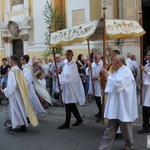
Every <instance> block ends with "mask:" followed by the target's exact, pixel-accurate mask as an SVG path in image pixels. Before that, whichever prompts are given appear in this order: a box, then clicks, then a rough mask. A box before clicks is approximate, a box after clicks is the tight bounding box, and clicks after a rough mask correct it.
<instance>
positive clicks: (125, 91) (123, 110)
mask: <svg viewBox="0 0 150 150" xmlns="http://www.w3.org/2000/svg"><path fill="white" fill-rule="evenodd" d="M112 67H113V69H114V70H115V71H114V73H113V74H112V75H109V73H108V71H107V70H106V69H104V68H103V69H102V71H101V73H102V74H103V75H104V76H105V77H106V79H107V84H106V87H105V92H106V93H108V97H107V102H106V107H105V112H104V118H107V119H108V122H107V125H106V129H105V131H104V135H103V137H102V141H101V143H100V145H99V150H110V149H111V147H112V142H113V140H114V138H115V136H116V132H117V129H118V127H119V126H120V129H121V133H122V136H123V138H124V140H125V144H124V147H123V149H133V129H132V122H133V121H134V120H136V119H137V118H138V111H137V95H136V83H135V80H134V77H133V74H132V72H131V70H130V69H129V68H128V67H127V66H125V59H124V57H123V56H122V55H116V56H115V57H114V58H113V60H112Z"/></svg>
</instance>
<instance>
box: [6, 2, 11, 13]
mask: <svg viewBox="0 0 150 150" xmlns="http://www.w3.org/2000/svg"><path fill="white" fill-rule="evenodd" d="M6 11H7V12H9V11H10V0H6Z"/></svg>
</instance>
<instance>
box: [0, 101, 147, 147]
mask: <svg viewBox="0 0 150 150" xmlns="http://www.w3.org/2000/svg"><path fill="white" fill-rule="evenodd" d="M78 108H79V111H80V113H81V115H82V117H83V118H84V122H83V124H82V125H81V126H78V127H72V126H71V127H70V129H65V130H58V129H57V127H58V126H59V125H61V124H62V123H63V122H64V116H65V110H64V108H61V107H56V106H53V107H50V108H48V109H47V112H48V115H47V116H46V117H44V118H41V117H38V118H39V121H40V125H39V126H38V127H35V128H33V127H32V126H31V125H29V127H28V132H27V133H17V134H16V135H10V134H9V132H8V131H7V129H5V128H4V127H3V125H2V124H3V122H4V121H5V120H6V116H7V115H6V107H5V106H3V107H2V109H0V124H1V127H0V150H97V148H98V145H99V143H100V139H101V137H102V135H103V131H104V128H105V125H103V124H102V123H96V122H95V117H94V114H96V113H97V107H96V104H95V102H92V103H90V104H88V105H86V106H78ZM139 112H140V117H139V119H138V120H137V121H136V122H135V123H134V124H133V127H134V148H135V150H146V146H147V144H146V143H147V142H146V141H147V134H143V135H139V134H137V131H138V130H140V129H141V123H142V119H141V108H140V107H139ZM74 122H75V119H74V118H73V117H72V120H71V124H72V123H74ZM123 144H124V141H123V139H122V138H118V139H116V140H115V141H114V143H113V150H120V149H121V148H122V145H123Z"/></svg>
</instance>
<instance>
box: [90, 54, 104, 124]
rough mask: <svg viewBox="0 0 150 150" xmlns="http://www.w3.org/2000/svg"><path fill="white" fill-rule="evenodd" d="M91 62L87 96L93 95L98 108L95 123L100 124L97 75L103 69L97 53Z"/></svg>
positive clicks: (99, 90)
mask: <svg viewBox="0 0 150 150" xmlns="http://www.w3.org/2000/svg"><path fill="white" fill-rule="evenodd" d="M93 60H94V62H93V63H92V65H91V68H92V77H91V76H90V79H91V80H90V83H89V91H88V94H90V95H94V98H95V101H96V104H97V107H98V113H97V114H95V116H96V117H98V118H97V120H96V122H100V121H101V117H102V104H101V83H100V78H99V73H100V71H101V69H102V68H103V62H102V60H101V58H100V55H99V54H98V53H94V55H93Z"/></svg>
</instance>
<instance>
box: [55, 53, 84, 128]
mask: <svg viewBox="0 0 150 150" xmlns="http://www.w3.org/2000/svg"><path fill="white" fill-rule="evenodd" d="M66 58H67V60H68V62H67V64H66V65H65V66H64V67H63V71H62V73H61V75H60V84H61V85H62V100H63V102H64V104H65V111H66V120H65V123H64V124H62V125H61V126H59V127H58V129H66V128H69V127H70V119H71V113H73V115H74V116H75V118H76V120H77V121H76V122H75V123H74V124H73V126H78V125H80V124H81V123H82V122H83V120H82V118H81V116H80V114H79V111H78V109H77V107H76V104H75V103H79V104H80V105H84V104H85V93H84V88H83V84H82V81H81V79H80V76H79V73H78V69H77V65H76V63H75V62H74V61H73V60H72V58H73V52H72V50H68V51H67V52H66ZM56 71H57V72H59V70H56Z"/></svg>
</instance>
